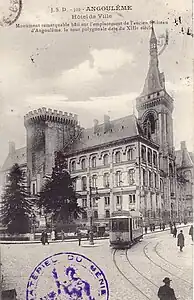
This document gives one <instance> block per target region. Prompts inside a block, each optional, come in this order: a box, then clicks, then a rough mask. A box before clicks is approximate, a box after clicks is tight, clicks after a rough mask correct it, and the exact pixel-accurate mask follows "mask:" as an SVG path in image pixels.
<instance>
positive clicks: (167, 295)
mask: <svg viewBox="0 0 194 300" xmlns="http://www.w3.org/2000/svg"><path fill="white" fill-rule="evenodd" d="M171 281H172V280H170V278H168V277H165V278H164V279H163V282H164V285H163V286H161V287H160V288H159V290H158V298H159V299H160V300H177V298H176V296H175V293H174V290H173V289H172V288H171V287H170V282H171Z"/></svg>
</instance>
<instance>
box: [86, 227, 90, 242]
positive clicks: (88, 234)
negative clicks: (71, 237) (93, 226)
mask: <svg viewBox="0 0 194 300" xmlns="http://www.w3.org/2000/svg"><path fill="white" fill-rule="evenodd" d="M89 236H90V230H89V229H88V231H87V240H89Z"/></svg>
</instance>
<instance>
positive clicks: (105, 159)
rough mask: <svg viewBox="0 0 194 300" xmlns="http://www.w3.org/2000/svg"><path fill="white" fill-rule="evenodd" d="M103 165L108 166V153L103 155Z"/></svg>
mask: <svg viewBox="0 0 194 300" xmlns="http://www.w3.org/2000/svg"><path fill="white" fill-rule="evenodd" d="M103 165H104V166H108V154H104V156H103Z"/></svg>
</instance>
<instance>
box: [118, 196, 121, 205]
mask: <svg viewBox="0 0 194 300" xmlns="http://www.w3.org/2000/svg"><path fill="white" fill-rule="evenodd" d="M117 205H121V196H117Z"/></svg>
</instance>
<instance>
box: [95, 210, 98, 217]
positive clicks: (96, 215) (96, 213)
mask: <svg viewBox="0 0 194 300" xmlns="http://www.w3.org/2000/svg"><path fill="white" fill-rule="evenodd" d="M94 219H98V211H97V210H95V211H94Z"/></svg>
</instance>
